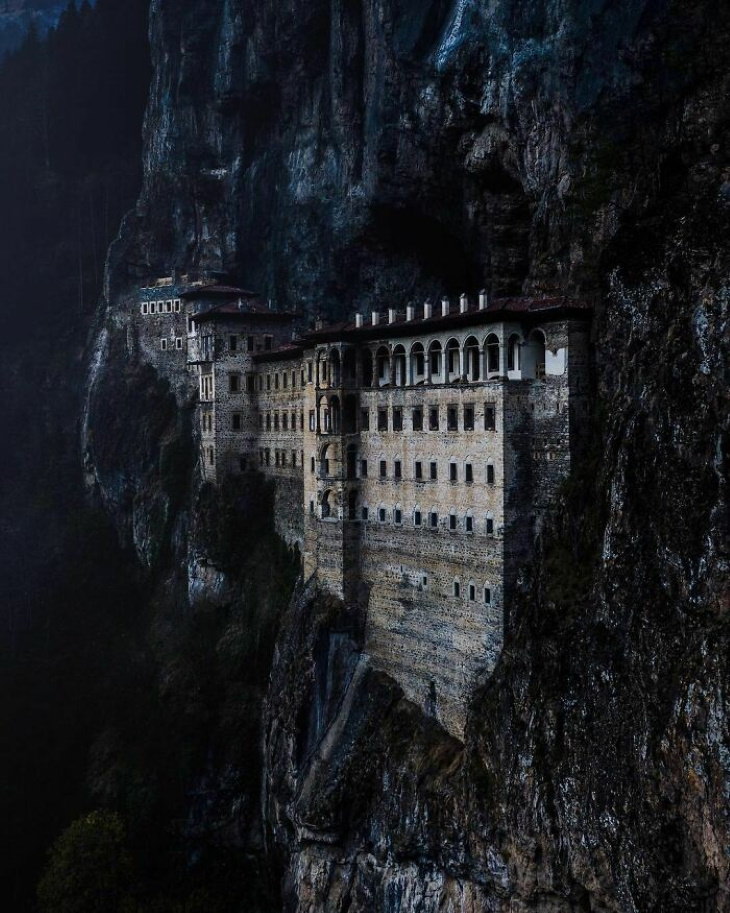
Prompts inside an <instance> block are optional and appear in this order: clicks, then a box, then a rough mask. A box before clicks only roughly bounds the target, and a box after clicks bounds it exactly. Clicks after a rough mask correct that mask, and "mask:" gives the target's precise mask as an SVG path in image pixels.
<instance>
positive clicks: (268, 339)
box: [264, 336, 274, 352]
mask: <svg viewBox="0 0 730 913" xmlns="http://www.w3.org/2000/svg"><path fill="white" fill-rule="evenodd" d="M273 345H274V337H273V336H264V348H265V349H266V351H267V352H269V351H271V349H272V348H273Z"/></svg>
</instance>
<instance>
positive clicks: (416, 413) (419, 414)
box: [412, 406, 423, 431]
mask: <svg viewBox="0 0 730 913" xmlns="http://www.w3.org/2000/svg"><path fill="white" fill-rule="evenodd" d="M412 419H413V430H414V431H423V409H422V408H421V406H416V408H415V409H414V410H413V413H412Z"/></svg>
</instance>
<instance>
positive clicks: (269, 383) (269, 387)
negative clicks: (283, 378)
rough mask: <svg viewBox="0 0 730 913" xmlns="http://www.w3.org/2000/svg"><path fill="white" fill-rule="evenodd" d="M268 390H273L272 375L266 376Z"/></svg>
mask: <svg viewBox="0 0 730 913" xmlns="http://www.w3.org/2000/svg"><path fill="white" fill-rule="evenodd" d="M266 389H267V390H270V389H271V375H270V374H267V375H266Z"/></svg>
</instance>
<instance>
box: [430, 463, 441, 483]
mask: <svg viewBox="0 0 730 913" xmlns="http://www.w3.org/2000/svg"><path fill="white" fill-rule="evenodd" d="M429 472H430V478H431V481H432V482H435V481H436V480H437V479H438V477H439V472H438V463H429Z"/></svg>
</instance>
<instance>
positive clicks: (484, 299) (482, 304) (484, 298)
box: [479, 288, 489, 311]
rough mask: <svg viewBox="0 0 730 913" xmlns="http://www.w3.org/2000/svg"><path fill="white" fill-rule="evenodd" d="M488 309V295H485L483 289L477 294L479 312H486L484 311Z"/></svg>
mask: <svg viewBox="0 0 730 913" xmlns="http://www.w3.org/2000/svg"><path fill="white" fill-rule="evenodd" d="M488 307H489V295H487V290H486V289H485V288H483V289H482V290H481V292H479V310H480V311H486V309H487V308H488Z"/></svg>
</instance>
